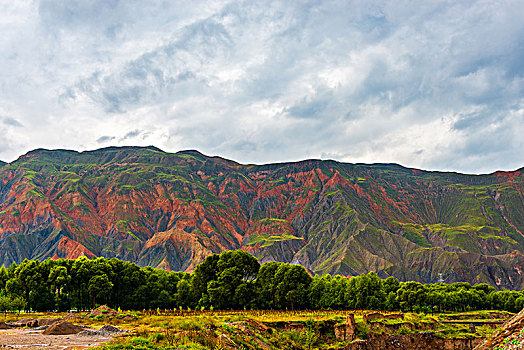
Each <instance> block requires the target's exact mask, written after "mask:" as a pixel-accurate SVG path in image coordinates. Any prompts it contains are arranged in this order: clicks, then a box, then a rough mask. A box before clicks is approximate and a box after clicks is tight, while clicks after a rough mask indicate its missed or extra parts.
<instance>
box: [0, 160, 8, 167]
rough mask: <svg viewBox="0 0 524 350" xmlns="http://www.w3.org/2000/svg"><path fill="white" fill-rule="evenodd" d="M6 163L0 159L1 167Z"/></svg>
mask: <svg viewBox="0 0 524 350" xmlns="http://www.w3.org/2000/svg"><path fill="white" fill-rule="evenodd" d="M6 164H7V163H6V162H3V161H1V160H0V168H1V167H3V166H4V165H6Z"/></svg>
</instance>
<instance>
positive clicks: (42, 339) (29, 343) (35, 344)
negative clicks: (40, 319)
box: [0, 329, 111, 350]
mask: <svg viewBox="0 0 524 350" xmlns="http://www.w3.org/2000/svg"><path fill="white" fill-rule="evenodd" d="M110 340H111V337H103V336H79V335H76V334H71V335H44V334H42V331H36V330H32V329H9V330H2V331H0V349H23V350H73V349H77V350H80V349H88V348H90V347H93V346H97V345H100V344H102V343H105V342H108V341H110Z"/></svg>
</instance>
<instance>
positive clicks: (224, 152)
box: [0, 0, 524, 173]
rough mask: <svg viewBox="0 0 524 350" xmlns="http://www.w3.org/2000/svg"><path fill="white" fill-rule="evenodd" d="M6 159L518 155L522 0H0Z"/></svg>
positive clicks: (409, 159)
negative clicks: (135, 153) (59, 153)
mask: <svg viewBox="0 0 524 350" xmlns="http://www.w3.org/2000/svg"><path fill="white" fill-rule="evenodd" d="M0 13H1V17H0V159H2V160H5V161H12V160H14V159H16V158H17V157H18V156H20V155H21V154H24V153H25V152H27V151H29V150H31V149H34V148H40V147H42V148H68V149H75V150H87V149H96V148H101V147H106V146H110V145H143V146H145V145H155V146H157V147H159V148H162V149H164V150H165V151H170V152H176V151H178V150H182V149H198V150H200V151H201V152H203V153H206V154H209V155H221V156H223V157H226V158H231V159H234V160H237V161H240V162H243V163H267V162H277V161H290V160H300V159H305V158H321V159H336V160H339V161H345V162H367V163H372V162H396V163H400V164H403V165H405V166H410V167H418V168H423V169H431V170H456V171H464V172H470V173H482V172H491V171H494V170H497V169H503V170H511V169H517V168H520V167H522V166H524V137H523V135H524V1H522V0H516V1H496V0H488V1H429V0H424V1H419V0H414V1H402V0H399V1H361V0H360V1H349V0H346V1H326V0H319V1H303V0H301V1H289V0H285V1H214V0H213V1H210V0H207V1H200V2H199V1H174V0H166V1H160V0H158V1H145V0H142V1H135V0H121V1H119V0H83V1H72V0H40V1H38V0H34V1H26V0H16V1H11V0H0Z"/></svg>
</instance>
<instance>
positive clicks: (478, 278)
mask: <svg viewBox="0 0 524 350" xmlns="http://www.w3.org/2000/svg"><path fill="white" fill-rule="evenodd" d="M523 192H524V169H519V170H516V171H511V172H496V173H493V174H489V175H465V174H458V173H443V172H428V171H422V170H418V169H408V168H405V167H402V166H400V165H396V164H369V165H368V164H347V163H340V162H336V161H331V160H329V161H320V160H305V161H301V162H295V163H279V164H267V165H243V164H239V163H236V162H234V161H230V160H227V159H224V158H220V157H209V156H206V155H203V154H201V153H199V152H198V151H183V152H179V153H176V154H172V153H166V152H163V151H162V150H160V149H158V148H155V147H145V148H141V147H120V148H118V147H110V148H104V149H99V150H95V151H88V152H75V151H70V150H52V151H51V150H44V149H37V150H34V151H31V152H29V153H27V154H26V155H24V156H21V157H20V158H19V159H18V160H16V161H14V162H12V163H10V164H7V165H5V166H3V167H2V168H0V263H3V264H6V265H8V264H10V263H11V262H13V261H16V262H20V261H21V260H23V259H25V258H29V259H45V258H48V257H54V258H58V257H63V258H76V257H79V256H88V257H93V256H104V257H118V258H121V259H125V260H130V261H134V262H137V263H138V264H140V265H143V266H144V265H150V266H154V267H161V268H165V269H171V270H182V271H190V270H192V269H193V268H194V266H195V265H196V264H197V263H199V262H201V261H202V260H203V259H204V258H205V257H206V256H208V255H209V254H212V253H219V252H222V251H224V250H229V249H238V248H241V249H244V250H247V251H249V252H251V253H252V254H254V255H255V256H256V257H258V258H259V259H260V261H262V262H264V261H269V260H277V261H284V262H292V263H300V264H302V265H304V266H305V267H306V268H308V269H309V270H310V271H312V272H313V273H319V274H325V273H331V274H343V275H355V274H359V273H364V272H368V271H371V270H373V271H376V272H377V273H378V274H379V275H380V276H382V277H385V276H389V275H394V276H396V277H397V278H399V279H401V280H416V281H421V282H436V281H438V280H439V279H442V280H444V281H446V282H454V281H469V282H472V283H476V282H486V283H489V284H491V285H494V286H496V287H497V288H499V289H502V288H513V289H517V288H518V289H520V288H522V287H523V286H524V275H523V271H524V254H523V252H524V234H523V232H524V203H523Z"/></svg>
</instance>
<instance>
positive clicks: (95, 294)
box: [88, 275, 113, 307]
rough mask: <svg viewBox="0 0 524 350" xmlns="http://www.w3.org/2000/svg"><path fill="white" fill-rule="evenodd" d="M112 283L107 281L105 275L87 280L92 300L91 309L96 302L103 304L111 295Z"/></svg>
mask: <svg viewBox="0 0 524 350" xmlns="http://www.w3.org/2000/svg"><path fill="white" fill-rule="evenodd" d="M112 288H113V283H111V282H110V281H109V278H108V277H107V275H97V276H93V277H91V279H90V280H89V286H88V291H89V295H90V296H91V298H92V299H93V307H94V306H95V305H96V303H97V301H98V302H100V303H101V302H105V301H106V300H107V298H108V297H109V295H110V294H111V289H112Z"/></svg>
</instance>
